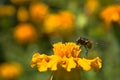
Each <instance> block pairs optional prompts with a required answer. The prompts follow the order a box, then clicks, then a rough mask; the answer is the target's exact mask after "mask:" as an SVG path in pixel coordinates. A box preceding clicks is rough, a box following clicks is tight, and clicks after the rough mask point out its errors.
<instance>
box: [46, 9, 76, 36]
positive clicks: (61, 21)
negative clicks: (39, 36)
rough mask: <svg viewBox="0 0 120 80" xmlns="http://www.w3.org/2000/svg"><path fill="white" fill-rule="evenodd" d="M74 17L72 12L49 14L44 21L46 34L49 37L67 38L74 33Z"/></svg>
mask: <svg viewBox="0 0 120 80" xmlns="http://www.w3.org/2000/svg"><path fill="white" fill-rule="evenodd" d="M74 24H75V21H74V16H73V14H72V13H71V12H70V11H60V12H59V13H51V14H48V15H47V16H46V18H45V20H44V27H45V28H44V29H45V32H46V33H47V34H49V35H52V36H53V35H59V36H62V37H67V36H69V35H71V34H72V33H73V30H74V28H75V26H74Z"/></svg>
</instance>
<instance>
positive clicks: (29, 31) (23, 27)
mask: <svg viewBox="0 0 120 80" xmlns="http://www.w3.org/2000/svg"><path fill="white" fill-rule="evenodd" d="M36 36H37V34H36V31H35V28H34V27H33V25H32V24H30V23H21V24H18V25H17V26H16V27H15V29H14V38H15V39H16V40H17V41H18V42H19V43H28V42H32V41H34V40H35V39H36Z"/></svg>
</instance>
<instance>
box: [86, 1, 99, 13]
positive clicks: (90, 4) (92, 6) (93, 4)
mask: <svg viewBox="0 0 120 80" xmlns="http://www.w3.org/2000/svg"><path fill="white" fill-rule="evenodd" d="M98 6H99V0H87V1H86V4H85V9H86V10H87V12H88V13H89V14H92V13H93V12H94V11H95V10H96V9H97V7H98Z"/></svg>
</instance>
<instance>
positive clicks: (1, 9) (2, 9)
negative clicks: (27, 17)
mask: <svg viewBox="0 0 120 80" xmlns="http://www.w3.org/2000/svg"><path fill="white" fill-rule="evenodd" d="M15 12H16V9H15V7H14V6H12V5H2V6H0V16H13V15H14V14H15Z"/></svg>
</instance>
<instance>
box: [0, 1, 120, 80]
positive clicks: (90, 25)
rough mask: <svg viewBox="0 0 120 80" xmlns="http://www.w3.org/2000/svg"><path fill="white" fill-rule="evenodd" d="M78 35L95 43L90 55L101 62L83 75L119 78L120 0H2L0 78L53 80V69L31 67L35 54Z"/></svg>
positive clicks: (87, 79)
mask: <svg viewBox="0 0 120 80" xmlns="http://www.w3.org/2000/svg"><path fill="white" fill-rule="evenodd" d="M78 37H85V38H88V39H89V40H90V41H91V42H92V46H93V47H92V49H90V50H88V57H90V58H92V57H96V56H99V57H100V58H102V61H103V67H102V69H101V70H100V71H98V72H94V71H93V70H91V71H88V72H84V71H81V75H82V80H120V0H0V80H33V79H34V80H49V77H50V75H51V71H48V72H39V71H38V70H37V68H31V67H30V61H31V58H32V55H33V54H34V53H36V52H39V53H41V54H42V53H44V54H47V55H51V54H53V53H52V44H54V43H57V42H63V43H64V42H71V41H72V42H75V41H76V39H77V38H78ZM85 52H86V50H85V48H83V49H82V53H81V57H82V56H84V55H85Z"/></svg>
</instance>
